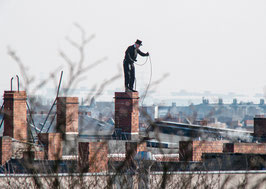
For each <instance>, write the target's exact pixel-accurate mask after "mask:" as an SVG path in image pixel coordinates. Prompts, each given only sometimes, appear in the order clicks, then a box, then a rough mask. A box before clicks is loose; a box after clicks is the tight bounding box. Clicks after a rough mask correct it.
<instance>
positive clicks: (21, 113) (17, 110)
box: [3, 91, 28, 142]
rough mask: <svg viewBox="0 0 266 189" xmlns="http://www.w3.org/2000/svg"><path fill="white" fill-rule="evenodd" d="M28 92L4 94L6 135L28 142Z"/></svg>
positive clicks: (4, 134) (7, 92) (8, 92)
mask: <svg viewBox="0 0 266 189" xmlns="http://www.w3.org/2000/svg"><path fill="white" fill-rule="evenodd" d="M26 100H27V95H26V91H5V92H4V103H5V104H4V120H5V121H4V124H5V126H4V133H3V136H9V137H11V138H14V139H16V140H19V141H24V142H26V141H28V131H27V103H26Z"/></svg>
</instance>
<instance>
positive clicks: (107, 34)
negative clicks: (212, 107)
mask: <svg viewBox="0 0 266 189" xmlns="http://www.w3.org/2000/svg"><path fill="white" fill-rule="evenodd" d="M74 22H78V23H79V24H80V25H81V26H83V27H84V29H85V30H86V31H87V34H88V35H91V34H95V35H96V37H95V39H94V40H93V41H92V42H91V43H90V44H89V45H88V48H87V49H86V64H91V63H93V62H94V61H96V60H98V59H100V58H102V57H105V56H107V57H108V60H107V61H105V62H104V63H103V64H101V65H99V66H98V67H97V68H95V69H94V70H93V71H91V72H89V73H88V75H87V78H86V80H85V81H83V82H82V83H80V86H82V87H84V86H85V87H88V88H90V87H92V86H93V84H95V83H101V82H102V81H103V80H104V79H108V78H110V77H112V76H113V75H115V74H116V73H117V72H118V65H119V66H120V67H121V71H122V61H123V57H124V51H125V50H126V48H127V47H128V46H129V45H131V44H132V43H133V42H134V41H135V40H136V39H137V38H138V39H141V40H142V41H143V45H144V46H143V47H142V48H141V49H142V51H144V52H146V51H149V52H150V54H151V58H152V65H153V77H152V80H153V81H155V80H157V79H159V78H160V77H162V75H163V74H165V73H169V77H168V78H167V79H166V80H165V81H163V82H162V83H160V85H159V87H158V91H161V92H162V91H163V92H164V93H168V92H170V91H179V90H181V89H185V90H187V91H192V92H193V91H195V92H203V91H212V92H216V93H228V92H235V93H245V94H249V95H254V94H255V93H263V88H264V87H265V86H266V74H265V73H266V72H265V71H266V1H264V0H222V1H221V0H220V1H216V0H165V1H162V0H160V1H156V0H135V1H132V0H131V1H129V0H119V1H118V0H108V1H102V0H98V1H96V0H95V1H92V0H90V1H85V0H75V1H74V0H73V1H70V0H69V1H66V0H64V1H63V0H62V1H61V0H60V1H59V0H43V1H37V0H17V1H14V0H0V64H1V69H0V77H1V79H0V91H1V93H3V91H4V90H6V89H9V88H10V78H11V77H12V76H13V75H16V74H18V73H19V69H18V66H17V65H16V64H15V62H14V61H13V60H12V59H11V58H10V57H9V56H8V55H7V46H11V47H12V48H13V49H15V50H16V51H17V53H18V55H19V56H20V58H21V59H22V60H23V62H24V63H25V64H26V65H27V66H28V68H29V70H30V71H31V73H32V74H34V75H35V76H36V79H41V77H45V76H47V75H48V73H49V72H50V71H51V70H53V69H55V68H56V67H57V66H59V65H63V64H64V61H63V60H62V59H61V58H60V57H59V56H58V49H60V48H61V49H67V50H68V52H69V53H70V54H71V53H72V54H71V55H72V56H73V57H75V53H76V52H75V50H74V49H73V51H70V50H71V48H69V47H68V45H67V43H65V41H64V38H65V36H67V35H68V36H70V37H73V38H74V39H78V37H79V33H78V32H77V30H76V28H75V27H74V26H73V23H74ZM144 61H145V58H142V57H140V56H139V57H138V63H143V62H144ZM136 72H137V81H138V82H137V85H138V88H140V87H141V86H145V85H146V84H147V82H148V79H149V75H150V69H149V65H148V64H147V65H145V66H143V67H137V66H136ZM59 75H60V73H58V77H59ZM64 79H65V80H66V78H64ZM123 82H124V81H123V78H122V77H121V78H120V80H118V81H117V82H115V83H114V84H113V85H111V86H109V89H115V88H120V87H123Z"/></svg>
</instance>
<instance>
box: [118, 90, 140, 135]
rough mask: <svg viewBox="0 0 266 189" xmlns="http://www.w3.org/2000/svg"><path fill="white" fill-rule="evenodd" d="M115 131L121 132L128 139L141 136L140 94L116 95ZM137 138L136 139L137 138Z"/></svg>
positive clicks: (125, 93)
mask: <svg viewBox="0 0 266 189" xmlns="http://www.w3.org/2000/svg"><path fill="white" fill-rule="evenodd" d="M115 129H116V130H120V131H121V134H122V136H125V137H126V139H133V138H136V137H138V134H139V96H138V92H116V93H115ZM135 136H136V137H135Z"/></svg>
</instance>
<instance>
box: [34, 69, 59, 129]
mask: <svg viewBox="0 0 266 189" xmlns="http://www.w3.org/2000/svg"><path fill="white" fill-rule="evenodd" d="M62 77H63V71H61V76H60V80H59V84H58V87H57V93H56V97H55V100H54V103H53V105H52V107H51V108H50V110H49V112H48V114H47V116H46V118H45V121H44V123H43V125H42V128H41V131H40V132H39V133H41V132H42V130H43V128H44V126H45V123H46V122H47V119H48V117H49V115H50V113H51V111H52V109H53V107H54V105H55V103H56V101H57V97H58V95H59V90H60V86H61V81H62Z"/></svg>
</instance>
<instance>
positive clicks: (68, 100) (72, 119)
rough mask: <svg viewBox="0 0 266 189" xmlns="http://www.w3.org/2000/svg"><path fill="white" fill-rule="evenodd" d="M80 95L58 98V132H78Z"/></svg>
mask: <svg viewBox="0 0 266 189" xmlns="http://www.w3.org/2000/svg"><path fill="white" fill-rule="evenodd" d="M78 106H79V101H78V97H58V98H57V109H56V113H57V127H56V132H59V133H65V134H78V111H79V110H78V109H79V107H78Z"/></svg>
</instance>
